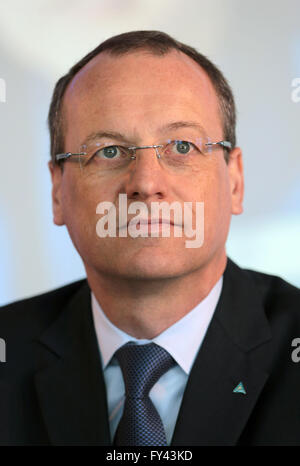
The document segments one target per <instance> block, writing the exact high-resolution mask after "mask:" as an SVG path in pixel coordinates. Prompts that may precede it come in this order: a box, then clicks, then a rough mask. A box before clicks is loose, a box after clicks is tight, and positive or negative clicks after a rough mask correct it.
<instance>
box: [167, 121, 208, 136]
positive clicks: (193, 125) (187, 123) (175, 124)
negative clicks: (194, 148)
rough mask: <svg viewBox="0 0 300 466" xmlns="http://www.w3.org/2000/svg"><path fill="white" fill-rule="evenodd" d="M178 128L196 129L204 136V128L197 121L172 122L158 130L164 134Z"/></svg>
mask: <svg viewBox="0 0 300 466" xmlns="http://www.w3.org/2000/svg"><path fill="white" fill-rule="evenodd" d="M180 128H192V129H198V130H200V131H201V132H202V133H204V134H205V135H206V131H205V128H204V127H203V126H202V125H201V124H200V123H198V122H197V121H174V122H173V123H168V124H167V125H164V126H162V127H161V128H160V129H161V131H163V132H166V131H171V130H176V129H180Z"/></svg>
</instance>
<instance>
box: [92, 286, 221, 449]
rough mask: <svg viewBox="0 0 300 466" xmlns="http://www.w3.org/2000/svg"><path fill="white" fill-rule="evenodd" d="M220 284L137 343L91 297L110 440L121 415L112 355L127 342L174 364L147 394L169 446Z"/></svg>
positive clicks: (116, 366) (116, 368)
mask: <svg viewBox="0 0 300 466" xmlns="http://www.w3.org/2000/svg"><path fill="white" fill-rule="evenodd" d="M222 284H223V277H221V278H220V280H219V281H218V282H217V283H216V285H215V286H214V287H213V288H212V290H211V291H210V293H209V294H208V295H207V296H206V298H204V299H203V300H202V301H201V302H200V303H199V304H197V306H196V307H194V308H193V309H192V310H191V311H190V312H188V314H186V315H185V316H184V317H182V319H180V320H178V321H177V322H176V323H175V324H173V325H171V327H169V328H167V329H166V330H165V331H164V332H162V333H161V334H160V335H158V336H157V337H155V338H153V339H152V340H147V339H137V338H135V337H132V336H130V335H128V334H127V333H125V332H123V331H122V330H120V329H119V328H118V327H116V326H115V325H114V324H113V323H112V322H111V321H110V320H109V319H108V318H107V317H106V315H105V314H104V311H103V310H102V308H101V306H100V304H99V303H98V302H97V300H96V298H95V296H94V294H93V293H92V297H91V299H92V312H93V320H94V325H95V329H96V335H97V339H98V346H99V350H100V358H101V362H102V368H103V371H104V379H105V384H106V392H107V403H108V414H109V426H110V435H111V439H112V440H113V438H114V435H115V432H116V429H117V426H118V424H119V421H120V419H121V416H122V413H123V405H124V397H125V387H124V381H123V376H122V372H121V368H120V366H119V363H118V361H117V359H116V358H115V357H113V356H114V353H115V352H116V351H117V349H119V348H120V347H121V346H123V345H124V344H125V343H127V342H128V341H134V342H136V343H137V344H146V343H150V342H154V343H156V344H157V345H159V346H161V347H162V348H164V349H165V350H167V351H168V352H169V353H170V354H171V356H172V357H173V358H174V359H175V361H176V362H177V365H175V366H174V367H172V368H171V369H169V370H168V371H167V372H166V373H165V374H163V375H162V376H161V378H160V379H159V380H158V381H157V382H156V384H155V385H154V386H153V387H152V389H151V390H150V392H149V396H150V398H151V400H152V402H153V404H154V406H155V407H156V409H157V411H158V413H159V415H160V417H161V420H162V423H163V426H164V429H165V433H166V439H167V444H168V445H170V443H171V439H172V435H173V431H174V428H175V424H176V419H177V416H178V412H179V408H180V405H181V401H182V397H183V393H184V390H185V386H186V383H187V380H188V376H189V373H190V370H191V367H192V365H193V363H194V360H195V358H196V355H197V353H198V351H199V348H200V346H201V343H202V341H203V339H204V336H205V333H206V331H207V328H208V326H209V323H210V321H211V319H212V316H213V314H214V311H215V309H216V306H217V303H218V300H219V297H220V294H221V290H222Z"/></svg>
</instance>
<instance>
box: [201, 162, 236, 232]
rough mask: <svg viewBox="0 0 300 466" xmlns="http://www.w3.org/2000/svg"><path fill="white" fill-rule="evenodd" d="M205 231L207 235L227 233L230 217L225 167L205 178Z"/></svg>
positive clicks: (228, 188) (228, 187) (227, 178)
mask: <svg viewBox="0 0 300 466" xmlns="http://www.w3.org/2000/svg"><path fill="white" fill-rule="evenodd" d="M204 212H205V217H204V218H205V232H206V235H207V237H212V236H222V232H223V234H224V235H225V234H227V231H228V228H229V223H230V218H231V197H230V184H229V177H228V172H227V168H225V169H224V168H222V167H218V169H217V170H216V171H215V172H214V173H213V174H212V175H211V176H209V177H208V178H207V181H206V188H205V193H204Z"/></svg>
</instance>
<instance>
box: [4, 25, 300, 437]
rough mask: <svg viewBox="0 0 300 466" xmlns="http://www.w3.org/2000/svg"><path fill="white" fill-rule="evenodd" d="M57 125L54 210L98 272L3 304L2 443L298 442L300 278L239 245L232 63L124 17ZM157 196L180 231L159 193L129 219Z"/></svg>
mask: <svg viewBox="0 0 300 466" xmlns="http://www.w3.org/2000/svg"><path fill="white" fill-rule="evenodd" d="M49 127H50V135H51V162H50V163H49V167H50V171H51V176H52V183H53V191H52V200H53V215H54V222H55V224H56V225H66V226H67V229H68V232H69V234H70V236H71V239H72V241H73V243H74V246H75V248H76V249H77V251H78V253H79V254H80V256H81V258H82V260H83V263H84V266H85V269H86V274H87V281H86V280H81V281H79V282H77V283H73V284H71V285H68V286H65V287H63V288H60V289H58V290H55V291H52V292H49V293H46V294H43V295H41V296H37V297H34V298H31V299H27V300H24V301H20V302H17V303H13V304H10V305H8V306H5V307H4V308H2V309H1V313H0V322H1V327H0V328H1V337H2V338H3V339H4V340H5V342H6V351H7V355H6V362H5V363H2V364H1V385H0V389H1V392H0V393H1V396H0V404H1V443H2V444H10V445H11V444H14V445H16V444H17V445H40V444H41V445H112V444H114V445H116V446H117V445H171V446H176V445H297V444H299V443H300V396H299V382H300V366H299V367H298V366H297V363H295V362H294V361H293V359H292V357H291V354H292V351H293V349H294V348H293V346H292V342H293V341H295V338H297V337H299V336H300V325H299V324H300V311H299V304H300V292H299V289H297V288H295V287H293V286H292V285H290V284H288V283H286V282H285V281H283V280H282V279H280V278H278V277H275V276H271V275H266V274H262V273H259V272H255V271H248V270H243V269H241V268H239V267H238V265H236V264H235V263H234V262H233V261H231V260H230V259H229V258H228V257H227V256H226V249H225V243H226V238H227V235H228V230H229V225H230V219H231V215H232V214H235V215H237V214H240V213H242V202H243V191H244V180H243V164H242V152H241V149H240V148H238V147H236V141H235V108H234V100H233V96H232V93H231V90H230V88H229V86H228V84H227V82H226V80H225V78H224V77H223V75H222V74H221V72H220V71H219V70H218V69H217V68H216V67H215V66H214V65H213V64H212V63H211V62H210V61H209V60H208V59H206V58H205V57H204V56H202V55H201V54H199V53H198V52H196V51H195V50H194V49H192V48H191V47H188V46H186V45H184V44H181V43H179V42H177V41H175V40H174V39H172V38H171V37H169V36H168V35H166V34H164V33H160V32H156V31H137V32H130V33H126V34H122V35H120V36H116V37H113V38H111V39H108V40H107V41H106V42H104V43H102V44H101V45H100V46H99V47H97V48H96V49H95V50H94V51H92V52H91V53H89V54H88V55H87V56H86V57H84V58H83V59H82V60H81V61H80V62H79V63H77V64H76V65H74V67H73V68H71V70H70V72H69V73H68V74H67V75H66V76H64V77H63V78H61V79H60V80H59V81H58V83H57V85H56V88H55V91H54V94H53V99H52V103H51V107H50V112H49ZM121 195H123V197H122V199H124V198H125V203H126V205H125V207H126V210H127V212H126V215H127V214H128V217H126V218H125V217H124V212H122V215H121V216H120V215H116V218H115V220H114V221H115V223H113V222H112V223H109V221H108V220H109V219H108V215H107V216H106V217H105V215H104V214H107V212H108V211H109V212H111V213H116V214H120V211H121V206H122V205H121V204H120V199H121ZM124 196H125V197H124ZM157 202H158V203H166V204H165V205H167V206H171V205H172V204H173V203H176V204H175V206H176V208H174V210H172V215H171V218H170V224H169V225H168V226H169V228H170V230H169V232H170V234H169V235H168V234H166V235H165V236H163V232H166V230H165V226H164V221H165V220H166V219H165V218H164V217H163V216H160V217H157V216H156V217H154V216H153V215H152V214H151V215H150V213H149V215H148V214H147V213H146V214H145V210H144V211H143V212H142V215H141V216H140V217H138V220H136V222H135V223H130V221H131V220H132V219H133V218H134V216H133V215H132V214H133V213H134V212H136V213H137V211H136V210H135V211H134V210H133V209H131V207H133V206H134V203H139V204H135V206H136V205H138V206H140V208H141V211H142V210H143V206H144V207H145V206H146V208H148V209H149V210H148V212H150V208H152V206H153V204H154V203H157ZM102 203H106V204H102ZM103 206H104V207H106V209H107V210H106V212H105V209H103ZM178 207H180V208H182V212H183V211H184V209H185V207H187V211H189V213H190V214H192V215H191V217H188V216H183V217H182V218H181V219H180V216H177V217H176V215H177V214H178ZM198 207H199V209H198ZM176 209H177V210H176ZM175 211H176V215H175ZM151 212H152V211H151ZM170 212H171V210H170ZM184 212H185V211H184ZM201 212H202V214H203V215H202V217H201ZM111 218H112V217H111ZM124 218H125V220H124ZM135 218H137V217H135ZM191 218H192V221H189V219H191ZM105 219H106V220H107V225H108V226H109V228H108V230H109V231H108V234H103V228H102V227H101V225H102V224H101V221H103V220H105ZM178 219H179V220H178ZM151 220H152V223H151ZM99 221H100V223H99ZM155 222H156V223H155ZM195 224H196V227H197V232H198V233H199V230H202V233H203V234H202V240H200V242H199V244H198V245H196V247H194V246H192V247H187V243H186V241H187V237H188V232H190V231H191V229H192V230H193V226H195ZM155 225H156V226H155ZM112 226H116V229H114V228H113V227H112ZM152 227H153V228H154V230H155V231H156V235H154V234H153V235H149V232H150V229H151V228H152ZM185 227H187V228H185ZM189 228H190V230H189ZM154 230H153V231H154ZM115 231H117V234H116V235H115V234H114V232H115ZM138 231H139V233H138ZM151 231H152V230H151ZM130 233H131V234H130ZM157 233H158V234H157ZM167 233H168V232H167ZM180 233H181V234H180ZM294 359H295V358H294Z"/></svg>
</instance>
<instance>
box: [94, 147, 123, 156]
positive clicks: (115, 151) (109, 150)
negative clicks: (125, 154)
mask: <svg viewBox="0 0 300 466" xmlns="http://www.w3.org/2000/svg"><path fill="white" fill-rule="evenodd" d="M95 155H96V156H97V157H101V158H104V159H114V158H115V157H117V156H120V155H121V150H120V148H119V147H118V146H108V147H103V149H99V150H98V151H97V152H96V153H95Z"/></svg>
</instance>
